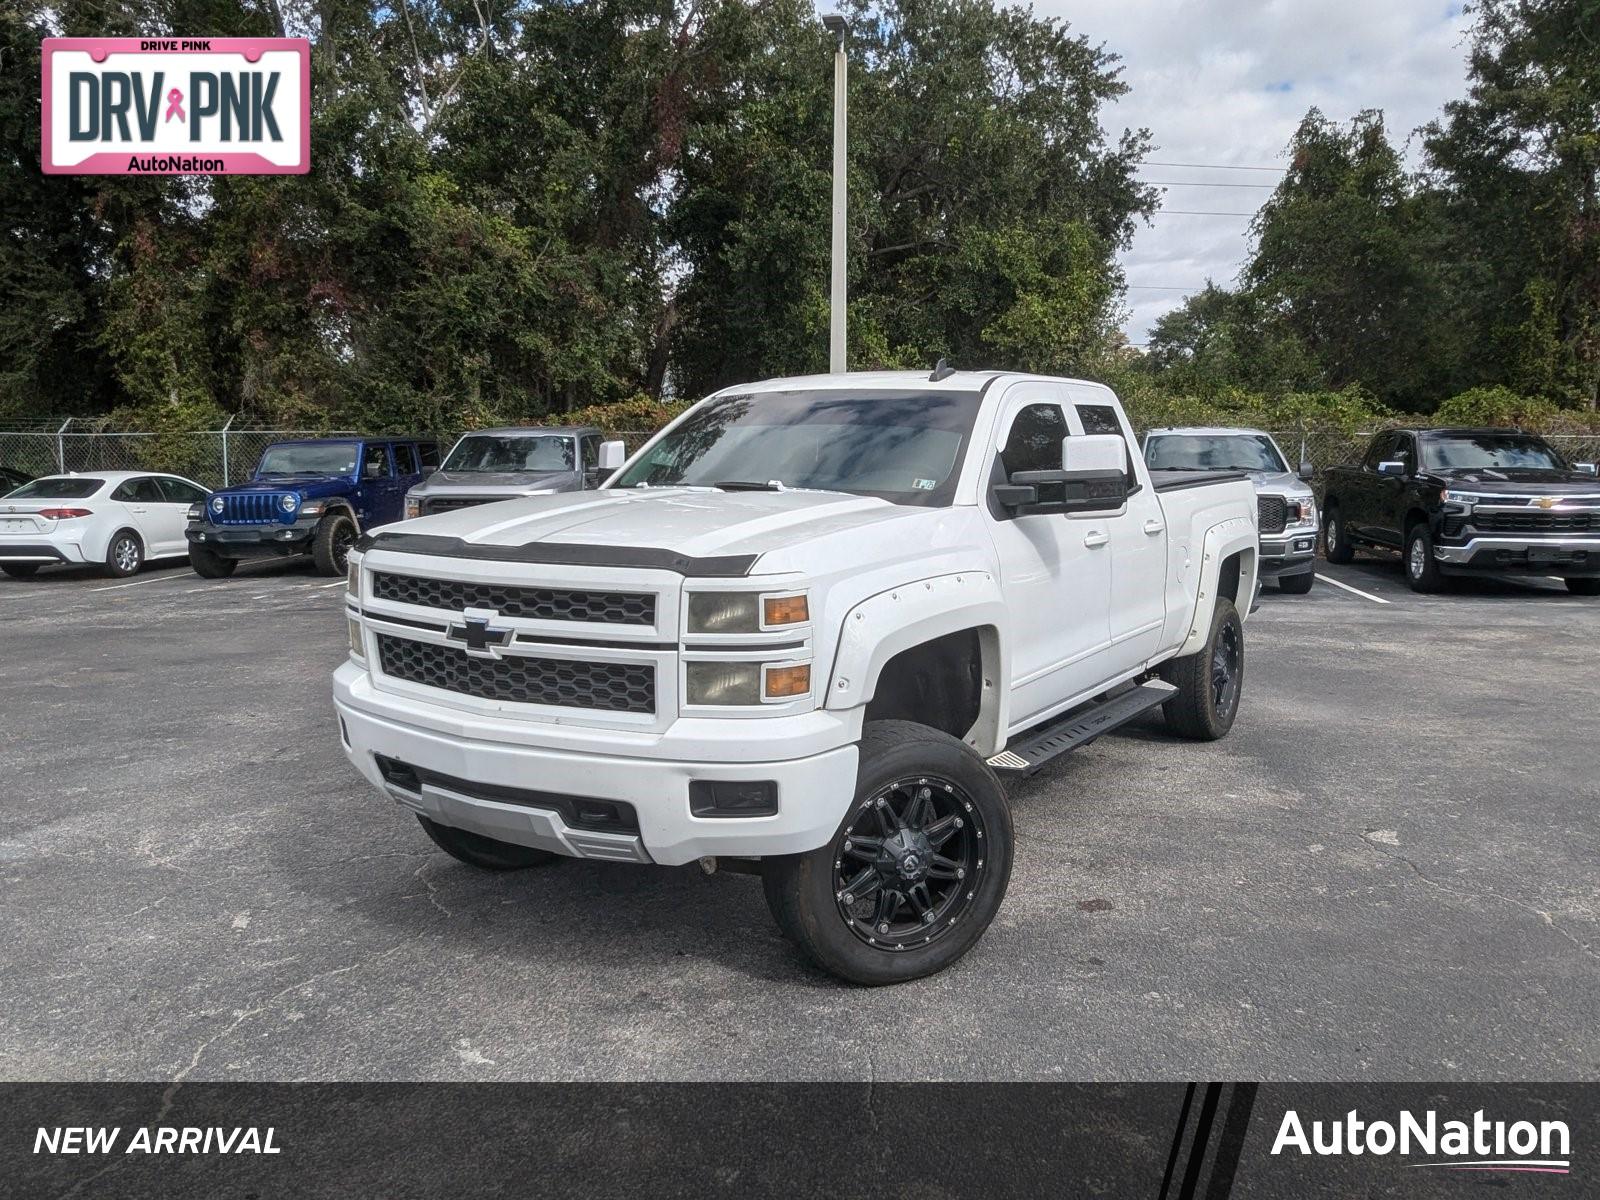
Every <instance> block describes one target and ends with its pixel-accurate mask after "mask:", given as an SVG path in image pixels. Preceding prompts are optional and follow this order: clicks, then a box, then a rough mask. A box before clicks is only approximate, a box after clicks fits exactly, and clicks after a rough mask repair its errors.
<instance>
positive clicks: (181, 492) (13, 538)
mask: <svg viewBox="0 0 1600 1200" xmlns="http://www.w3.org/2000/svg"><path fill="white" fill-rule="evenodd" d="M208 495H209V493H208V492H207V491H206V489H205V488H203V487H201V486H200V485H199V484H198V483H195V482H194V481H193V480H191V479H184V478H182V477H180V476H177V475H159V474H155V473H153V472H149V471H86V472H84V473H82V474H76V473H74V474H68V475H48V476H46V477H45V478H43V479H35V480H33V481H32V482H31V483H25V484H23V485H22V486H21V487H19V488H17V489H16V490H15V491H13V492H8V493H6V494H5V495H3V496H0V571H4V572H5V573H6V574H7V575H10V576H12V577H13V578H15V579H21V578H24V577H26V576H28V575H32V574H33V573H34V572H35V571H37V570H38V569H39V568H40V567H42V566H46V565H48V564H50V563H93V564H95V565H97V566H99V567H102V568H104V570H105V571H106V573H107V574H109V575H119V576H120V575H132V574H133V573H134V572H135V571H137V570H138V569H139V568H140V567H141V566H143V565H144V563H145V561H146V560H147V559H152V558H167V557H171V556H176V555H184V554H187V553H188V552H189V543H188V541H187V539H186V538H185V537H184V532H183V531H184V528H185V526H186V525H187V524H188V515H189V507H190V505H193V504H204V503H205V501H206V497H207V496H208Z"/></svg>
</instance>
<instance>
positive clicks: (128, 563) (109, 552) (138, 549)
mask: <svg viewBox="0 0 1600 1200" xmlns="http://www.w3.org/2000/svg"><path fill="white" fill-rule="evenodd" d="M142 566H144V543H143V542H141V541H140V540H139V535H138V534H136V533H131V532H129V531H128V530H126V529H119V530H118V531H117V532H116V533H115V534H114V535H112V538H111V544H110V545H109V546H107V547H106V566H105V571H106V574H107V575H109V576H111V577H112V578H113V579H126V578H127V577H128V576H129V575H137V574H138V573H139V568H140V567H142Z"/></svg>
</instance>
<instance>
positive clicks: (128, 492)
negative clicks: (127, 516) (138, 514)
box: [111, 475, 167, 504]
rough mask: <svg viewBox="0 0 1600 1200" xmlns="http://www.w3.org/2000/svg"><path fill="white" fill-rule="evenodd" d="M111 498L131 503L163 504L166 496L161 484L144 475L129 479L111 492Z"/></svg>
mask: <svg viewBox="0 0 1600 1200" xmlns="http://www.w3.org/2000/svg"><path fill="white" fill-rule="evenodd" d="M111 498H112V499H113V500H124V501H128V502H130V503H133V504H165V503H166V502H167V498H166V496H164V495H163V494H162V492H161V485H160V484H158V483H157V482H156V481H155V480H154V479H152V478H150V476H148V475H145V476H143V477H141V478H139V479H130V480H128V481H127V482H126V483H124V484H123V485H122V486H121V487H119V488H118V489H117V490H116V491H114V492H112V493H111Z"/></svg>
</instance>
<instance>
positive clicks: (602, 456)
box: [406, 426, 623, 520]
mask: <svg viewBox="0 0 1600 1200" xmlns="http://www.w3.org/2000/svg"><path fill="white" fill-rule="evenodd" d="M602 436H603V435H602V434H601V432H600V431H599V430H598V429H595V428H593V427H577V428H570V429H569V428H562V427H551V426H519V427H514V428H506V429H480V430H477V431H475V432H473V433H468V434H465V435H463V436H462V438H461V440H460V441H458V442H457V443H456V444H455V446H454V447H453V448H452V449H451V451H450V453H449V454H448V455H446V456H445V460H444V463H443V464H442V465H441V466H440V467H439V469H438V470H437V471H434V472H433V473H432V474H430V475H429V476H428V477H427V478H426V479H424V480H423V481H422V482H421V483H419V484H417V486H416V487H414V488H412V489H411V490H410V491H409V492H408V493H406V519H407V520H410V519H411V518H413V517H425V516H428V515H430V514H432V513H439V512H447V511H449V510H451V509H457V508H471V507H473V506H474V505H478V504H492V503H494V502H495V501H497V500H514V499H516V498H517V497H519V496H546V495H549V494H551V493H553V492H581V491H584V490H586V489H588V488H595V487H599V486H600V484H601V482H602V481H603V480H604V479H605V477H606V475H607V474H609V473H610V470H611V469H612V468H614V467H616V466H617V465H618V464H620V463H621V462H622V459H623V447H622V443H621V442H616V443H610V442H603V441H601V438H602ZM608 447H614V448H611V449H608Z"/></svg>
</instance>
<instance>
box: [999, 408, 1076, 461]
mask: <svg viewBox="0 0 1600 1200" xmlns="http://www.w3.org/2000/svg"><path fill="white" fill-rule="evenodd" d="M1069 432H1070V431H1069V430H1068V429H1067V414H1066V413H1065V412H1064V411H1062V408H1061V406H1060V405H1059V404H1045V403H1041V404H1029V405H1027V406H1026V407H1025V408H1022V409H1019V410H1018V412H1017V415H1016V417H1015V418H1014V419H1013V420H1012V422H1011V432H1010V433H1009V434H1007V435H1006V444H1005V446H1004V447H1003V448H1002V449H1001V451H1000V464H1001V466H1003V467H1004V468H1005V472H1006V475H1007V477H1010V476H1012V475H1015V474H1016V473H1017V472H1018V471H1059V470H1060V469H1061V443H1062V441H1063V439H1065V438H1066V437H1067V435H1068V433H1069Z"/></svg>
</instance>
